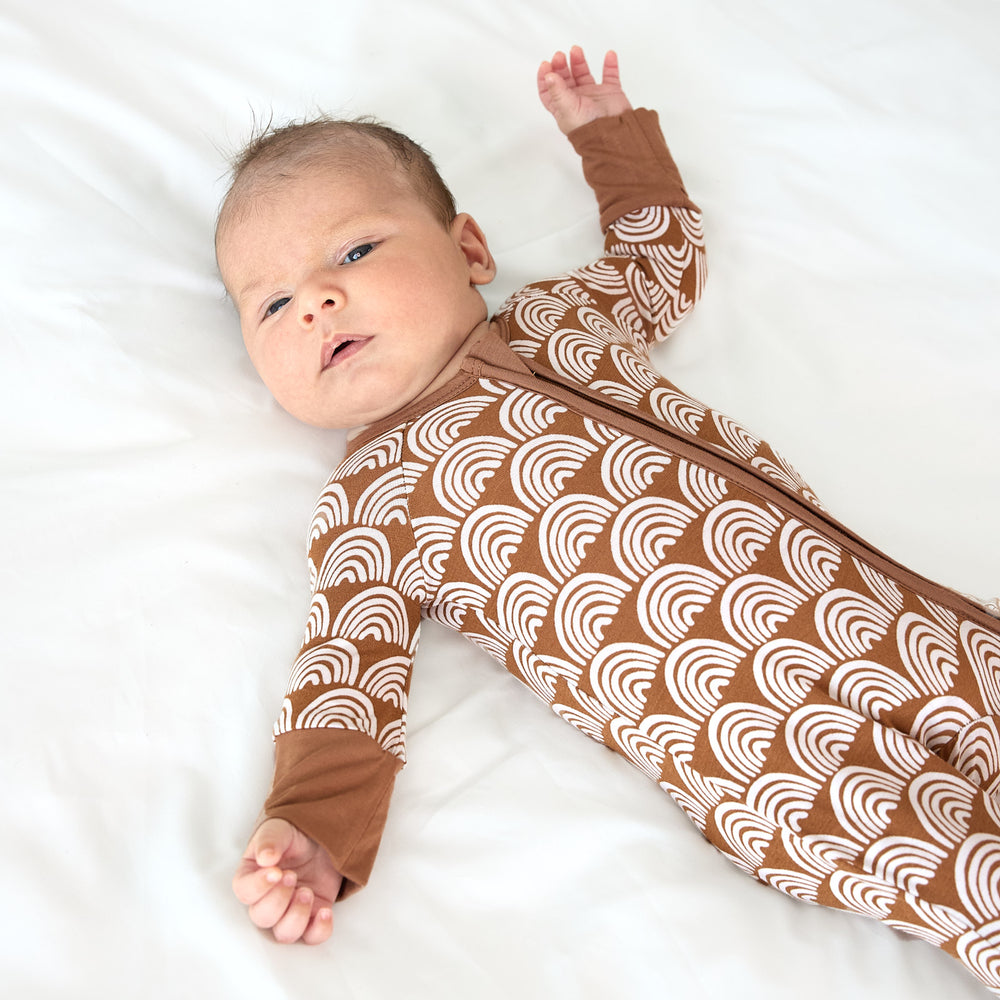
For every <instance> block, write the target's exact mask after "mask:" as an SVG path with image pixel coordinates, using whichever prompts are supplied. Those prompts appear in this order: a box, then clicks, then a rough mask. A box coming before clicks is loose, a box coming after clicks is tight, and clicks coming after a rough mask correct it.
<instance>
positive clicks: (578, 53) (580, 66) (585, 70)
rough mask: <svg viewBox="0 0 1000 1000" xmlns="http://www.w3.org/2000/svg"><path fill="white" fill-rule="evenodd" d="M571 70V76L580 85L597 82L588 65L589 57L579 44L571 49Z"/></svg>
mask: <svg viewBox="0 0 1000 1000" xmlns="http://www.w3.org/2000/svg"><path fill="white" fill-rule="evenodd" d="M569 70H570V76H571V77H572V78H573V80H574V82H575V83H576V85H577V86H578V87H581V86H586V85H588V84H591V83H595V82H596V81H595V80H594V77H593V74H592V73H591V72H590V67H589V66H588V65H587V57H586V56H585V55H584V54H583V49H581V48H580V46H579V45H574V46H573V47H572V48H571V49H570V50H569Z"/></svg>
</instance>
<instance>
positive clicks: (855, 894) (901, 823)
mask: <svg viewBox="0 0 1000 1000" xmlns="http://www.w3.org/2000/svg"><path fill="white" fill-rule="evenodd" d="M790 721H791V722H792V725H791V727H789V728H786V730H785V732H784V734H781V735H784V736H785V738H786V739H788V738H792V739H798V738H801V736H802V733H801V727H796V726H795V725H794V722H795V720H794V718H792V719H790ZM830 733H831V730H828V731H827V738H829V736H830ZM814 735H816V734H814ZM779 739H780V735H779ZM822 740H823V738H822V737H820V738H819V739H818V740H817V742H814V743H813V744H812V745H811V746H809V745H798V746H794V747H791V746H788V745H787V744H786V749H788V751H789V756H790V757H791V758H794V759H795V763H796V764H799V765H801V764H802V763H803V762H805V763H806V765H807V773H808V772H811V773H810V774H809V777H806V776H805V775H803V773H802V768H801V766H800V767H793V768H790V772H789V773H781V772H778V773H770V772H769V773H766V774H763V775H762V776H761V777H760V778H758V779H757V781H755V782H754V783H753V784H751V785H750V786H749V788H748V789H747V792H746V795H745V797H744V799H743V801H739V802H737V801H728V802H726V801H723V802H721V803H720V804H719V805H718V806H717V807H716V808H715V809H714V810H713V811H712V812H711V814H710V815H709V816H708V817H706V819H707V822H706V826H705V833H706V835H707V836H708V838H709V839H710V840H711V841H712V842H713V843H715V844H716V846H719V847H721V848H722V850H723V851H724V853H726V854H727V856H728V857H730V859H731V860H733V861H734V862H735V863H736V864H737V865H739V866H740V867H742V868H743V869H744V870H746V871H748V872H750V873H751V874H753V875H755V876H756V877H757V878H759V879H760V880H761V881H763V882H766V883H767V884H769V885H772V886H774V887H775V888H778V889H781V890H782V891H784V892H787V893H789V894H791V895H793V896H796V897H798V898H800V899H804V900H806V901H809V902H814V903H819V904H821V905H825V906H832V907H836V908H839V909H844V910H848V911H850V912H854V913H859V914H862V915H865V916H870V917H874V918H875V919H878V920H881V921H883V922H884V923H886V924H888V925H889V926H891V927H894V928H896V929H898V930H902V931H906V932H908V933H911V934H915V935H917V936H918V937H921V938H923V939H925V940H927V941H929V942H931V943H932V944H935V945H937V946H939V947H941V948H943V949H945V950H946V951H948V952H950V953H951V954H952V955H954V956H955V957H957V958H958V959H959V961H961V962H962V963H963V964H965V965H966V966H967V967H968V968H969V969H970V971H972V973H973V974H974V975H976V976H977V977H978V978H979V979H980V980H981V981H982V982H983V983H985V984H986V985H987V986H988V987H989V988H990V989H991V990H994V991H996V992H998V993H1000V893H998V885H1000V810H998V808H997V805H996V803H995V802H994V801H993V799H992V798H990V796H988V795H987V794H985V793H984V792H983V790H982V788H981V787H979V786H978V785H977V784H976V783H975V782H973V781H972V780H971V779H969V778H968V777H967V776H966V775H964V774H962V773H961V772H960V771H958V770H957V769H955V768H954V767H952V766H951V765H949V764H948V763H946V762H945V761H944V760H942V759H941V758H940V757H938V756H937V755H935V754H933V753H931V752H930V751H928V750H927V749H926V748H925V747H923V746H922V745H921V744H919V743H918V742H916V741H915V740H912V739H910V738H907V737H904V736H901V735H900V734H899V733H897V732H895V731H893V730H888V729H885V728H884V727H882V726H879V725H878V724H877V723H870V724H869V725H868V726H867V727H865V728H864V729H860V730H857V731H855V733H854V738H853V743H852V744H851V747H850V749H849V751H848V752H847V753H845V754H844V755H843V757H839V758H838V752H839V751H838V750H837V749H835V748H834V744H833V742H828V743H827V744H826V746H825V748H824V746H823V745H822ZM831 751H832V756H829V755H828V752H831ZM792 771H794V774H793V773H791V772H792Z"/></svg>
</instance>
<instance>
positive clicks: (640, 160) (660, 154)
mask: <svg viewBox="0 0 1000 1000" xmlns="http://www.w3.org/2000/svg"><path fill="white" fill-rule="evenodd" d="M568 138H569V141H570V142H571V143H572V144H573V148H574V149H575V150H576V151H577V153H579V154H580V158H581V159H582V161H583V176H584V177H585V178H586V180H587V183H588V184H589V185H590V186H591V187H592V188H593V189H594V194H595V195H596V196H597V204H598V207H599V209H600V213H601V229H602V230H606V229H607V228H608V226H610V225H611V223H612V222H614V221H615V219H620V218H621V217H622V216H623V215H628V213H629V212H635V211H637V210H638V209H640V208H646V207H647V206H649V205H667V206H670V207H674V208H690V209H697V207H698V206H697V205H695V203H694V202H693V201H691V199H690V198H688V196H687V191H685V190H684V184H683V182H682V181H681V175H680V171H679V170H678V169H677V165H676V164H675V163H674V160H673V157H672V156H671V155H670V150H669V149H668V148H667V143H666V140H665V139H664V138H663V133H662V132H661V131H660V119H659V116H658V115H657V113H656V112H655V111H650V110H648V109H647V108H636V109H635V110H634V111H626V112H625V113H624V114H622V115H616V116H613V117H608V118H598V119H596V120H594V121H592V122H588V123H587V124H586V125H581V126H580V127H579V128H577V129H574V130H573V131H572V132H570V133H569V136H568Z"/></svg>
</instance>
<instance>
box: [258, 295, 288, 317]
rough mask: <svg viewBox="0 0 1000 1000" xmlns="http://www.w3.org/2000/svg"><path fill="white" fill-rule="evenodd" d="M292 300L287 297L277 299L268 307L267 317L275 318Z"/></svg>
mask: <svg viewBox="0 0 1000 1000" xmlns="http://www.w3.org/2000/svg"><path fill="white" fill-rule="evenodd" d="M290 301H291V299H289V297H288V296H287V295H286V296H284V297H283V298H280V299H275V300H274V301H273V302H272V303H271V304H270V305H269V306H268V307H267V309H265V310H264V315H265V316H273V315H274V314H275V313H276V312H277V311H278V310H279V309H280V308H281V307H282V306H284V305H287V304H288V303H289V302H290Z"/></svg>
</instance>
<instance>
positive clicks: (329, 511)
mask: <svg viewBox="0 0 1000 1000" xmlns="http://www.w3.org/2000/svg"><path fill="white" fill-rule="evenodd" d="M392 450H393V442H392V441H391V440H390V441H389V443H388V444H387V443H386V441H385V440H383V439H377V440H376V441H375V442H373V444H372V446H369V447H367V448H366V449H364V451H363V452H356V453H355V454H354V455H353V456H351V457H350V458H349V459H347V460H346V462H345V463H344V465H342V466H341V470H343V469H344V468H345V466H347V467H348V473H350V471H351V470H357V469H360V473H359V474H357V475H350V474H348V475H346V476H340V477H339V478H338V479H335V480H331V482H330V483H329V484H328V485H327V488H326V490H325V491H324V492H323V494H322V495H321V497H320V499H319V501H318V503H317V506H316V513H315V516H314V519H313V524H312V532H311V541H310V547H309V569H310V576H311V579H312V590H313V597H312V603H311V607H310V610H309V618H308V622H307V625H306V630H305V636H304V638H303V642H302V647H301V649H300V651H299V655H298V657H297V659H296V660H295V663H294V665H293V668H292V672H291V677H290V680H289V683H288V689H287V692H286V695H285V699H284V702H283V704H282V710H281V715H280V718H279V719H278V722H277V724H276V725H275V769H274V778H273V782H272V787H271V792H270V795H269V796H268V798H267V801H266V803H265V806H264V812H265V814H266V815H268V816H275V817H280V818H283V819H286V820H288V821H289V822H290V823H292V824H294V825H295V826H297V827H298V828H299V829H300V830H302V831H303V833H305V834H307V835H308V836H310V837H311V838H312V839H313V840H315V841H317V842H318V843H320V844H322V845H323V847H324V848H325V849H326V850H327V851H328V853H329V854H330V858H331V860H332V862H333V864H334V867H335V868H336V869H337V870H338V871H339V872H340V873H341V874H342V875H343V876H344V879H345V882H344V888H343V889H342V891H341V895H342V896H344V895H349V894H350V893H352V892H354V891H356V890H357V889H359V888H361V887H362V886H363V885H364V884H365V883H366V882H367V880H368V877H369V875H370V873H371V870H372V866H373V865H374V861H375V855H376V852H377V850H378V846H379V842H380V840H381V836H382V830H383V828H384V825H385V821H386V815H387V812H388V805H389V798H390V795H391V793H392V788H393V784H394V781H395V777H396V774H397V773H398V772H399V770H400V769H401V768H402V766H403V763H404V761H405V753H404V732H405V723H406V699H407V694H408V691H409V682H410V674H411V667H412V663H413V657H414V654H415V653H416V647H417V641H418V637H419V628H420V609H421V603H422V600H423V597H424V593H423V576H422V573H421V572H420V566H419V560H418V558H417V551H416V543H415V539H414V537H413V532H412V530H411V529H410V526H409V517H408V512H407V509H406V508H407V491H406V486H405V481H404V477H403V473H402V470H401V468H400V467H399V466H395V467H390V468H389V469H388V471H387V470H386V469H385V468H384V467H380V466H379V459H380V458H384V456H385V454H386V452H387V451H392ZM372 466H374V469H373V468H372Z"/></svg>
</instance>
